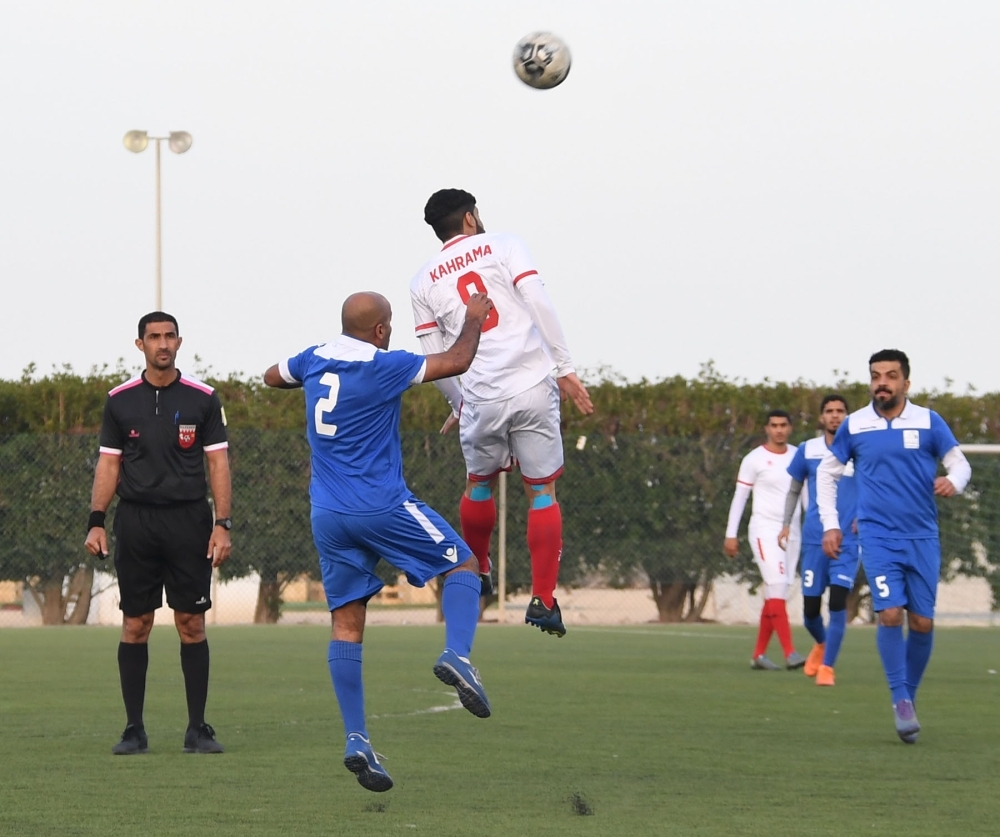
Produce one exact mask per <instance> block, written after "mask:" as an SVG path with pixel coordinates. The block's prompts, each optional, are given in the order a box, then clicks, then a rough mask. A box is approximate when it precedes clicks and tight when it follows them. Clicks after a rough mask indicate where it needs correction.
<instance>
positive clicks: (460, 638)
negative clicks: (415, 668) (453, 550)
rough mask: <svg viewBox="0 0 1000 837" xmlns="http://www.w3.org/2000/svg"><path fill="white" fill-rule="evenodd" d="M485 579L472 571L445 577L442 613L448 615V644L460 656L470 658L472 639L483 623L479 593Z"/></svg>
mask: <svg viewBox="0 0 1000 837" xmlns="http://www.w3.org/2000/svg"><path fill="white" fill-rule="evenodd" d="M481 592H482V582H481V581H480V580H479V576H478V575H476V574H475V573H470V572H465V571H462V572H457V573H452V574H451V575H449V576H447V577H445V580H444V590H443V591H442V592H441V612H442V613H443V614H444V647H445V648H450V649H451V650H452V651H454V652H455V653H456V654H458V656H459V657H465V658H466V659H468V657H469V654H470V653H472V640H473V638H474V637H475V635H476V623H477V622H479V594H480V593H481Z"/></svg>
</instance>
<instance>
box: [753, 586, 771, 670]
mask: <svg viewBox="0 0 1000 837" xmlns="http://www.w3.org/2000/svg"><path fill="white" fill-rule="evenodd" d="M770 604H771V600H770V599H766V600H765V601H764V607H762V608H761V610H760V630H759V631H757V645H755V646H754V649H753V658H754V659H755V660H756V659H757V658H758V657H759V656H761V654H766V653H767V644H768V643H769V642H770V641H771V634H773V633H774V622H772V621H771V608H770V607H768V605H770Z"/></svg>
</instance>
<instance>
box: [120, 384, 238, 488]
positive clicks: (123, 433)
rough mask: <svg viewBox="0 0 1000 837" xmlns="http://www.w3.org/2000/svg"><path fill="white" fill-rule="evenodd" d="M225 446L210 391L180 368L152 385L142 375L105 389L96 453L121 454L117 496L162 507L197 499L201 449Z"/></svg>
mask: <svg viewBox="0 0 1000 837" xmlns="http://www.w3.org/2000/svg"><path fill="white" fill-rule="evenodd" d="M228 447H229V440H228V438H227V436H226V421H225V416H224V414H223V412H222V404H221V402H220V401H219V396H218V395H217V394H216V392H215V390H214V389H213V388H212V387H210V386H209V385H208V384H206V383H202V382H201V381H199V380H196V379H195V378H192V377H190V376H189V375H184V374H183V373H181V372H180V371H178V373H177V378H176V379H175V380H174V382H173V383H172V384H170V385H168V386H165V387H154V386H153V385H152V384H150V383H149V382H148V381H147V380H146V373H145V372H143V373H142V374H141V375H139V376H137V377H135V378H132V379H131V380H129V381H126V382H125V383H124V384H121V385H120V386H117V387H115V388H114V389H113V390H111V392H109V393H108V400H107V401H106V402H105V404H104V420H103V422H102V424H101V453H104V454H110V455H112V456H120V457H121V458H122V461H121V471H120V480H119V483H118V491H117V493H118V496H119V497H121V499H123V500H127V501H129V502H133V503H143V504H145V505H153V506H167V505H173V504H175V503H188V502H192V501H195V500H201V499H202V498H204V497H205V495H206V494H207V493H208V483H207V480H206V479H205V458H204V453H205V452H206V451H213V450H224V449H225V448H228Z"/></svg>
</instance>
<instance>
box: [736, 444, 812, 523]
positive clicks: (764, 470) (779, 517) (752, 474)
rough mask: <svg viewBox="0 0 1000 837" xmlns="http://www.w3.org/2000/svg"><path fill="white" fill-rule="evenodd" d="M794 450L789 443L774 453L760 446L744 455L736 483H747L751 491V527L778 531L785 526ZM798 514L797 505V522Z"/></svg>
mask: <svg viewBox="0 0 1000 837" xmlns="http://www.w3.org/2000/svg"><path fill="white" fill-rule="evenodd" d="M795 450H796V446H795V445H788V447H787V448H786V449H785V452H784V453H774V452H773V451H770V450H768V449H767V447H766V446H765V445H761V446H760V447H756V448H754V449H753V450H752V451H750V453H748V454H747V455H746V456H744V457H743V461H742V462H741V463H740V472H739V474H738V475H737V477H736V482H738V483H742V484H743V485H746V486H749V487H750V488H751V489H752V491H753V507H752V509H751V513H750V529H753V530H760V529H774V530H775V531H778V530H780V529H781V528H782V526H783V525H784V521H785V498H786V497H787V496H788V489H789V488H790V487H791V485H792V477H791V475H790V474H789V473H788V466H789V465H790V464H791V462H792V459H793V458H794V456H795ZM799 516H800V511H799V509H798V508H797V509H796V512H795V523H796V525H797V523H798V519H799Z"/></svg>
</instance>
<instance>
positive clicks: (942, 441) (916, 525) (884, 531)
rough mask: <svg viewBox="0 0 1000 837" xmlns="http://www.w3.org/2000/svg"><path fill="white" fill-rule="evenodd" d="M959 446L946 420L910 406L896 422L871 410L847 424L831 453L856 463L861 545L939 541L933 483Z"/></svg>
mask: <svg viewBox="0 0 1000 837" xmlns="http://www.w3.org/2000/svg"><path fill="white" fill-rule="evenodd" d="M957 446H958V440H957V439H956V438H955V434H954V433H952V432H951V428H949V427H948V425H947V424H945V421H944V419H943V418H941V416H939V415H938V414H937V413H935V412H934V411H933V410H928V409H927V408H926V407H919V406H917V405H916V404H914V403H912V402H910V401H907V402H906V404H905V406H904V408H903V412H902V413H901V414H900V415H898V416H897V417H896V418H894V419H892V420H886V419H884V418H883V417H882V416H880V415H879V414H878V413H877V412H876V411H875V408H874V407H873V406H872V405H871V404H869V405H868V406H867V407H864V408H862V409H860V410H858V411H857V412H856V413H851V414H850V415H849V416H848V417H847V418H846V419H845V420H844V422H843V423H842V424H841V425H840V429H839V430H837V435H836V436H835V437H834V439H833V444H832V445H830V452H831V453H832V454H833V455H834V456H836V457H837V459H838V460H839V461H840V462H841V463H845V464H846V463H847V462H848V461H850V460H852V459H853V460H854V475H855V478H856V480H857V485H858V532H859V534H860V535H861V537H862V544H863V543H864V539H865V538H866V537H868V538H906V539H910V538H936V537H938V525H937V503H936V502H935V500H934V478H935V476H936V474H937V465H938V460H939V459H941V458H942V457H944V455H945V454H946V453H948V451H950V450H951V449H952V448H954V447H957Z"/></svg>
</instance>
